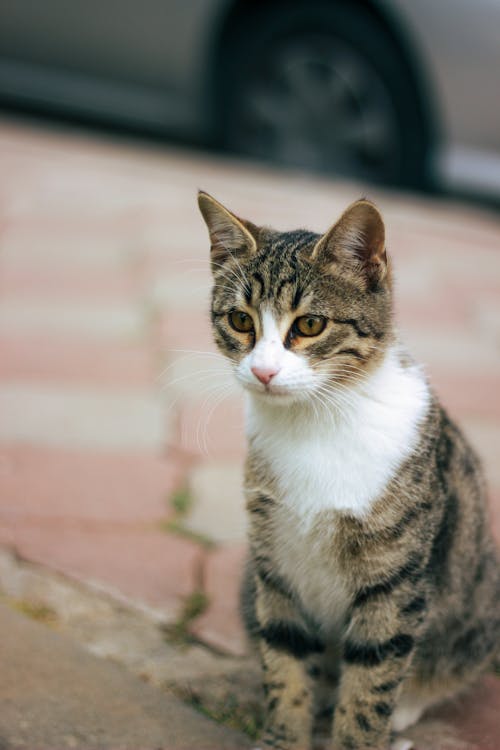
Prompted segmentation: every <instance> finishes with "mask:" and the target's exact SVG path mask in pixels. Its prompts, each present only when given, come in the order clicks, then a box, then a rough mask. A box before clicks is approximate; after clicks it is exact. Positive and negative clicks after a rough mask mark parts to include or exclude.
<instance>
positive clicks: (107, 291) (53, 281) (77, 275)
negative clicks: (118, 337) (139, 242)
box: [0, 258, 142, 304]
mask: <svg viewBox="0 0 500 750" xmlns="http://www.w3.org/2000/svg"><path fill="white" fill-rule="evenodd" d="M124 265H125V264H124ZM133 270H134V269H131V268H124V269H117V268H115V269H110V268H99V269H97V268H95V267H94V268H93V267H90V268H84V269H82V268H75V267H74V266H69V265H62V266H61V265H57V264H55V263H54V261H52V262H50V263H49V262H46V263H43V260H42V261H41V262H40V261H39V262H37V263H35V262H34V261H33V259H31V261H30V262H27V261H26V260H25V259H20V260H17V259H15V261H14V259H12V258H9V259H8V260H4V261H3V262H2V263H1V265H0V296H1V298H2V299H9V298H10V299H15V300H16V301H18V302H19V301H21V300H23V299H46V298H49V299H51V298H55V299H57V300H67V299H70V300H73V299H75V298H77V299H81V300H86V301H88V302H89V303H90V304H91V303H92V301H93V300H103V301H110V300H111V301H114V302H116V301H117V300H120V301H121V300H130V299H134V298H137V297H138V296H139V295H140V293H141V286H142V282H141V276H140V274H137V273H134V272H133Z"/></svg>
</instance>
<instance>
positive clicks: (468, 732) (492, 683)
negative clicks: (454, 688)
mask: <svg viewBox="0 0 500 750" xmlns="http://www.w3.org/2000/svg"><path fill="white" fill-rule="evenodd" d="M426 717H427V718H435V719H439V720H443V721H445V722H446V723H449V724H451V725H452V726H453V727H454V729H455V730H456V732H457V734H458V736H459V737H460V740H462V741H463V742H466V743H470V745H468V746H467V748H466V750H499V748H500V678H499V677H496V676H495V675H487V676H485V677H484V678H483V679H482V680H481V681H480V682H479V683H478V685H477V686H476V687H474V688H473V689H472V690H471V691H470V692H469V693H467V694H466V695H464V696H463V697H462V698H460V699H457V700H456V701H452V702H450V703H448V704H447V705H445V706H443V707H442V708H439V709H436V710H434V711H430V712H428V713H427V714H426ZM448 747H449V746H448V745H446V748H448ZM456 747H457V750H461V749H462V748H463V745H459V746H458V745H457V746H456ZM418 750H431V749H430V748H429V749H428V748H427V747H423V746H422V747H420V745H418ZM432 750H445V748H444V747H443V746H442V745H433V747H432ZM451 750H454V746H453V745H452V746H451Z"/></svg>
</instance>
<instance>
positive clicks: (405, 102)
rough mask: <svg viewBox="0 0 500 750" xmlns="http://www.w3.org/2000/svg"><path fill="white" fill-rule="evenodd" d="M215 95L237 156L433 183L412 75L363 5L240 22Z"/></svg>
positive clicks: (281, 9)
mask: <svg viewBox="0 0 500 750" xmlns="http://www.w3.org/2000/svg"><path fill="white" fill-rule="evenodd" d="M217 89H218V96H217V98H216V102H217V107H216V110H217V114H218V117H217V123H218V124H217V130H218V134H219V143H220V145H222V146H223V147H224V148H225V149H227V150H229V151H232V152H236V153H240V154H247V155H250V156H252V157H257V158H260V159H262V160H265V161H271V162H275V163H280V164H285V165H291V166H297V167H301V168H306V169H311V170H314V171H321V172H326V173H329V174H333V175H338V176H342V177H351V178H355V179H357V180H360V181H361V182H368V183H370V182H377V183H385V184H392V185H399V186H406V187H413V188H415V187H416V188H420V187H423V186H424V185H425V184H426V182H427V166H426V165H427V159H428V154H429V149H430V137H429V128H428V127H427V126H426V121H425V117H424V116H423V112H422V107H421V105H420V101H419V96H418V93H417V91H416V84H415V81H414V78H413V76H412V75H411V73H410V69H409V66H408V65H407V64H406V61H405V60H404V59H403V57H402V55H401V52H400V50H399V48H398V45H397V44H396V43H395V41H394V39H393V37H392V36H391V34H390V33H389V32H388V31H387V30H386V28H385V27H384V26H383V25H382V24H381V22H380V21H379V20H378V19H377V18H376V17H375V16H374V15H372V14H371V13H370V12H369V11H367V10H366V9H365V8H364V7H363V6H361V5H358V4H357V3H354V2H349V3H347V2H338V1H337V2H330V3H322V2H317V3H314V2H312V3H311V2H309V3H308V2H297V3H293V4H292V3H285V4H281V3H278V4H276V5H271V4H270V3H267V4H265V5H261V6H258V7H257V8H256V9H254V10H252V12H251V13H250V14H247V15H244V16H240V17H239V18H238V19H237V20H236V21H235V22H234V23H233V24H232V25H231V27H230V28H229V29H228V30H227V33H226V34H225V39H224V44H223V46H222V54H221V58H220V63H219V75H218V86H217Z"/></svg>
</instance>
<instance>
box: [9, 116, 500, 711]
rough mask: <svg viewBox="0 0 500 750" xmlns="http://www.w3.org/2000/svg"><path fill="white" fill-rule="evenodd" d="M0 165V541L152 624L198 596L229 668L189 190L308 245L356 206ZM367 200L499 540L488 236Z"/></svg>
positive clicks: (119, 163)
mask: <svg viewBox="0 0 500 750" xmlns="http://www.w3.org/2000/svg"><path fill="white" fill-rule="evenodd" d="M0 160H1V163H2V184H1V186H0V413H1V415H2V417H1V419H0V543H3V544H7V545H11V546H13V547H14V548H16V549H17V550H18V551H19V552H20V554H22V555H23V556H24V557H26V558H27V559H30V560H34V561H36V562H40V563H43V564H44V565H47V566H49V567H51V568H53V569H56V570H58V571H60V572H62V573H64V574H66V575H68V576H71V577H73V578H76V579H78V580H80V581H83V582H85V583H90V584H92V585H94V586H97V587H98V588H100V589H101V590H105V591H108V592H110V593H111V594H113V595H114V596H116V597H117V598H119V599H124V600H128V601H129V602H132V603H134V604H137V605H139V606H141V607H144V608H147V609H149V610H150V611H151V612H153V613H154V614H155V615H156V616H157V617H159V618H161V619H163V620H164V621H166V622H174V621H175V620H176V619H177V618H178V617H179V614H180V612H181V611H182V608H183V606H184V604H185V602H186V600H188V599H189V597H190V596H191V595H193V594H194V593H199V592H200V590H202V589H203V590H204V592H205V594H207V602H208V605H207V607H206V609H205V611H204V612H203V613H201V614H200V615H199V616H198V617H196V618H194V619H193V622H192V623H191V628H192V632H193V633H194V634H195V635H196V637H197V638H199V639H200V640H202V641H204V642H206V643H207V644H209V645H211V646H214V647H215V648H217V649H219V650H222V651H226V652H228V653H232V654H241V653H243V652H244V650H245V643H244V638H243V634H242V632H241V628H240V625H239V621H238V616H237V612H236V595H237V581H238V576H239V573H240V570H241V565H242V561H243V558H244V534H245V521H244V514H243V506H242V497H241V490H240V487H239V479H238V477H239V472H240V466H241V461H242V457H243V451H244V446H243V440H242V415H241V403H240V398H239V396H238V392H237V390H236V388H235V387H234V386H233V384H232V383H231V381H230V379H228V373H227V367H225V365H224V362H223V361H222V360H221V359H220V358H218V357H217V356H215V350H214V347H213V345H212V344H211V341H210V330H209V325H208V322H207V315H206V310H207V303H208V291H209V284H210V280H209V274H208V265H207V249H208V248H207V238H206V233H205V228H204V226H203V224H202V222H201V219H200V218H199V216H198V212H197V208H196V203H195V193H196V189H197V188H198V187H203V188H204V189H206V190H208V191H209V192H212V193H213V194H214V195H216V196H217V197H218V198H220V199H221V200H222V201H223V202H226V203H227V204H228V205H229V206H230V207H232V208H234V210H235V211H237V212H238V213H239V214H241V215H243V216H248V217H250V218H252V220H254V221H255V222H256V223H264V224H266V223H267V224H272V225H274V226H276V227H277V228H283V229H284V228H290V227H291V226H293V225H295V224H296V223H297V222H298V223H299V224H301V225H304V226H308V227H310V228H312V229H315V230H317V231H320V230H322V229H325V228H326V227H327V226H328V225H329V224H330V223H331V222H332V220H333V219H334V218H335V217H336V216H337V215H338V214H339V213H340V212H341V211H342V209H343V208H344V207H345V205H346V204H348V203H349V202H350V201H352V200H353V199H355V198H356V197H358V196H359V194H360V193H362V192H365V191H364V190H363V189H362V188H360V187H359V186H356V185H350V184H340V183H337V184H335V183H331V182H327V181H324V180H321V179H312V178H311V179H310V178H306V177H304V176H301V175H293V174H290V175H280V174H279V173H277V172H274V171H272V170H268V169H264V168H257V167H249V166H245V167H243V166H241V165H238V164H236V163H232V162H230V161H223V160H216V159H214V158H210V157H208V156H201V155H198V154H196V155H195V154H190V153H182V152H179V151H174V150H170V151H169V150H168V149H161V150H160V149H156V148H146V147H143V148H141V147H139V146H135V147H133V146H129V145H126V144H120V143H112V142H110V141H107V140H104V139H103V140H99V139H97V138H96V139H93V138H90V137H85V136H80V135H75V134H71V133H59V134H57V133H51V132H48V131H44V130H41V129H39V130H37V129H34V128H29V127H24V126H19V125H16V124H14V123H12V122H8V121H5V122H3V123H0ZM370 197H373V198H374V199H375V200H377V202H378V203H379V205H380V207H381V209H382V211H383V213H384V215H385V218H386V223H387V229H388V248H389V250H390V251H391V252H392V255H393V258H394V262H395V267H396V279H397V314H398V318H399V322H400V327H401V329H402V332H403V333H404V337H405V339H406V341H407V342H408V344H409V345H410V347H411V348H412V350H413V352H414V354H415V355H416V356H417V357H418V358H419V359H420V360H421V361H423V362H424V363H425V365H426V367H427V370H428V372H429V374H430V377H431V379H432V381H433V382H434V383H435V385H436V387H437V388H438V390H439V393H440V394H441V396H442V400H443V402H444V403H445V404H446V405H447V406H448V407H449V408H450V410H451V411H452V413H453V414H454V416H455V417H456V418H457V419H458V421H459V422H460V423H461V424H462V426H463V427H464V428H465V430H466V432H468V434H469V435H470V437H471V439H472V440H473V442H474V443H475V445H476V446H477V449H478V450H479V453H480V454H481V455H482V457H483V459H484V461H485V466H486V471H487V475H488V479H489V483H490V487H491V496H492V498H493V499H494V502H493V503H492V518H493V523H494V527H495V533H496V535H497V538H499V539H500V473H499V468H498V466H499V464H498V446H499V445H500V399H499V398H498V384H499V382H500V377H499V376H500V351H499V349H500V219H499V218H498V216H495V215H494V214H492V213H488V212H486V211H480V210H479V209H477V208H476V209H474V208H467V207H466V206H463V205H458V204H453V203H445V202H442V201H439V200H437V199H432V200H431V199H423V198H419V199H415V198H410V197H405V196H402V195H399V194H391V193H389V192H382V191H380V190H374V191H370ZM492 691H493V688H490V689H489V694H492ZM497 696H498V691H497ZM495 700H496V699H495ZM498 700H499V702H500V698H498ZM496 705H498V704H496Z"/></svg>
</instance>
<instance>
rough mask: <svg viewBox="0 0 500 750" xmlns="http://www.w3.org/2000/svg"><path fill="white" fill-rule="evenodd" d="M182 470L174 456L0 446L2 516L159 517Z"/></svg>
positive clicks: (13, 518)
mask: <svg viewBox="0 0 500 750" xmlns="http://www.w3.org/2000/svg"><path fill="white" fill-rule="evenodd" d="M184 471H185V466H184V465H183V464H182V462H181V461H180V460H179V459H178V458H177V456H175V455H171V456H166V457H164V458H163V457H160V456H156V455H154V454H153V453H146V452H142V453H141V452H122V453H110V452H104V453H102V452H97V451H91V450H90V451H76V450H68V449H67V448H50V447H49V448H47V447H44V446H34V445H14V446H13V445H4V446H0V518H3V519H4V520H6V521H7V520H10V521H11V522H12V523H16V524H19V523H22V522H23V520H24V519H25V518H26V517H27V518H28V520H29V519H31V522H33V521H34V520H35V519H46V520H48V519H51V518H52V519H55V520H61V519H64V518H66V519H73V520H75V521H76V520H89V521H99V522H100V521H106V522H109V523H112V522H116V523H120V524H125V523H138V522H145V521H150V522H154V521H159V520H161V519H163V518H165V517H166V516H167V515H168V512H169V505H168V502H167V501H168V498H169V497H170V496H171V494H172V492H173V491H174V490H175V489H176V488H177V487H178V486H179V484H180V483H181V481H182V480H183V476H184Z"/></svg>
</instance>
